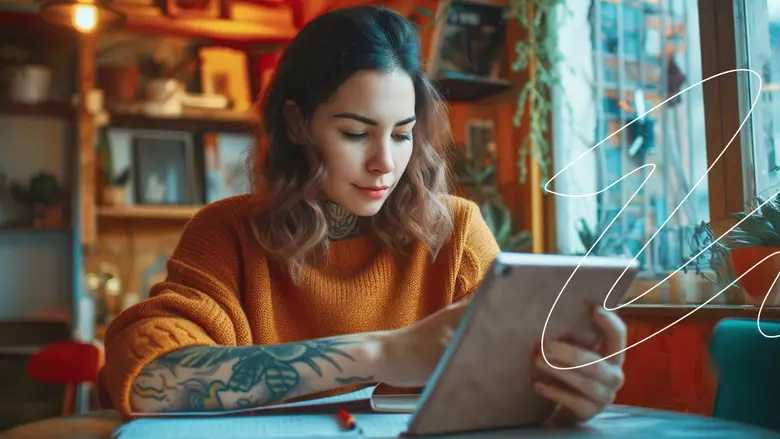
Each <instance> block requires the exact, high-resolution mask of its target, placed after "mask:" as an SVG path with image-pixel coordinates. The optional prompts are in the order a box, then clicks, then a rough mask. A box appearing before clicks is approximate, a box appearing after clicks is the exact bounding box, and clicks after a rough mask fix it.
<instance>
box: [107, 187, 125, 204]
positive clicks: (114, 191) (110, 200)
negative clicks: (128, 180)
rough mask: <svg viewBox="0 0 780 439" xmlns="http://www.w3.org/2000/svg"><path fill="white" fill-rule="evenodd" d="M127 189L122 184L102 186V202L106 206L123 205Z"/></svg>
mask: <svg viewBox="0 0 780 439" xmlns="http://www.w3.org/2000/svg"><path fill="white" fill-rule="evenodd" d="M126 193H127V190H126V189H125V187H124V186H104V187H103V197H102V200H103V204H104V205H106V206H114V207H119V206H124V205H125V194H126Z"/></svg>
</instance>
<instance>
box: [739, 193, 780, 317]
mask: <svg viewBox="0 0 780 439" xmlns="http://www.w3.org/2000/svg"><path fill="white" fill-rule="evenodd" d="M755 200H756V204H755V207H754V208H757V207H758V206H760V205H761V204H763V207H761V208H759V209H758V210H757V211H756V213H754V214H752V215H750V211H748V212H738V213H735V214H734V215H733V217H734V219H735V220H737V221H741V220H744V221H742V223H741V224H740V225H739V226H737V227H735V228H734V229H733V230H732V231H731V232H729V233H728V238H729V243H728V246H729V249H730V254H731V265H732V266H733V267H734V274H735V275H736V277H740V276H742V278H741V279H739V285H740V286H741V287H742V289H743V290H745V293H746V294H747V295H748V296H750V297H751V298H752V299H753V300H754V301H756V302H757V303H761V302H762V301H763V299H764V296H766V295H767V293H769V297H767V299H766V300H767V303H773V302H774V299H775V297H776V296H777V292H778V288H780V285H777V286H775V287H774V288H772V284H773V283H774V281H775V277H777V275H778V274H780V255H773V254H774V253H780V200H777V199H774V200H771V201H769V202H767V203H766V204H764V202H765V200H763V199H762V198H760V197H756V199H755ZM752 210H753V209H751V211H752ZM764 259H766V260H764ZM757 264H758V265H757ZM756 265H757V266H756ZM753 266H756V267H755V268H753ZM748 271H749V272H748ZM743 275H744V276H743ZM770 289H772V291H770Z"/></svg>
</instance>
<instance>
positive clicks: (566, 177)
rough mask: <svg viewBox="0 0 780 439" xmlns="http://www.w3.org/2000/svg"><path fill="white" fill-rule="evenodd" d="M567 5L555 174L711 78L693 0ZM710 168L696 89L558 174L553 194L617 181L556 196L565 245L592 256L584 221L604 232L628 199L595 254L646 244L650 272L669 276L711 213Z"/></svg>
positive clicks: (634, 250)
mask: <svg viewBox="0 0 780 439" xmlns="http://www.w3.org/2000/svg"><path fill="white" fill-rule="evenodd" d="M566 9H567V11H565V12H563V13H562V14H561V18H560V20H561V25H560V26H559V27H558V29H559V34H558V41H559V47H560V50H561V52H562V54H563V56H564V65H563V67H562V69H561V72H562V82H561V88H560V90H559V93H556V96H555V105H556V108H555V111H554V114H555V118H556V120H555V124H554V126H555V132H554V135H553V142H554V153H555V156H554V161H555V163H556V171H557V170H560V169H562V168H563V167H564V166H565V165H567V164H569V163H571V162H572V161H574V160H575V159H576V158H577V157H578V156H580V155H581V154H583V153H585V152H586V151H587V150H588V149H589V148H591V147H593V146H594V145H596V144H597V143H599V142H600V141H601V140H603V139H605V138H606V137H608V136H609V135H611V134H613V133H615V132H617V131H618V130H620V128H621V127H623V126H625V125H627V124H628V123H629V122H631V121H632V120H634V119H635V118H636V117H638V116H639V115H641V113H642V112H643V111H648V110H650V109H652V108H653V107H655V106H656V105H658V104H660V103H662V102H664V101H666V100H667V99H669V98H670V97H672V96H674V95H675V94H677V93H678V92H679V91H681V90H683V89H685V88H687V87H688V86H690V85H693V84H696V83H697V82H699V81H701V80H702V79H703V78H702V68H701V45H700V41H699V21H698V20H699V18H698V8H697V2H696V1H686V0H655V1H650V0H644V1H638V0H590V1H582V0H569V1H568V2H567V4H566ZM647 165H654V166H655V168H654V169H652V167H651V166H647ZM643 166H644V168H642V167H643ZM639 168H642V169H641V170H640V171H637V172H634V173H633V174H631V175H630V176H628V177H627V178H625V179H623V180H621V181H620V182H618V180H620V179H621V178H622V177H623V176H625V175H627V174H629V173H631V172H632V171H634V170H635V169H639ZM706 170H707V156H706V143H705V126H704V105H703V93H702V88H701V87H695V88H693V89H691V90H689V91H688V92H686V93H684V94H683V95H680V96H679V97H677V98H675V99H673V100H671V101H669V102H667V103H666V104H665V105H664V106H662V107H660V108H658V109H656V110H654V111H653V112H651V113H649V114H648V115H647V116H646V117H645V118H644V119H642V120H640V121H637V122H635V123H634V124H632V125H631V126H629V127H627V128H626V129H624V130H622V131H621V132H620V133H619V134H617V135H614V136H613V137H611V138H610V139H609V140H607V141H606V142H604V143H603V144H601V145H600V146H598V147H597V148H596V149H595V150H593V151H592V152H590V153H589V154H588V155H586V156H585V157H583V159H581V160H580V161H578V162H577V164H575V165H573V166H572V167H570V168H569V169H568V170H567V171H566V172H565V173H563V174H561V175H560V176H559V177H558V179H556V181H555V185H556V186H555V188H556V192H559V193H567V194H572V195H574V194H585V193H596V192H599V191H601V190H602V189H606V188H607V187H609V186H610V185H612V184H613V183H614V185H613V186H612V187H610V188H609V189H607V190H604V191H603V192H601V193H599V194H597V195H594V196H593V197H586V198H569V197H564V196H559V197H557V198H556V200H555V203H556V210H557V211H558V215H557V227H556V228H557V230H556V231H557V237H558V245H559V249H558V250H559V252H561V253H568V254H579V253H584V252H585V251H586V250H587V249H586V248H584V247H583V244H582V242H581V241H580V238H579V235H578V232H577V230H578V223H579V221H580V219H584V221H585V223H586V224H587V226H588V227H589V228H590V229H592V230H593V231H594V232H596V233H600V232H601V231H603V230H604V228H605V227H606V226H607V225H608V224H609V222H610V221H612V220H613V219H614V218H615V217H616V216H617V215H618V212H620V210H621V208H623V206H625V210H624V211H623V212H622V214H621V215H620V216H619V217H617V219H616V221H615V222H614V224H613V225H612V227H611V228H610V229H609V231H608V232H607V235H605V237H604V238H603V239H602V245H601V246H600V247H598V248H596V249H595V253H596V254H601V255H612V256H614V255H622V256H627V257H633V256H635V255H637V254H639V253H640V252H641V255H640V256H639V257H638V261H639V263H640V267H641V270H642V277H643V278H651V279H662V278H663V277H666V276H667V275H668V274H670V273H672V272H674V271H675V270H677V269H678V268H679V267H680V266H681V265H682V263H683V257H685V256H687V255H688V254H689V248H688V240H689V238H690V234H691V233H692V230H693V227H694V226H695V225H698V224H700V223H701V222H702V221H705V222H708V221H709V200H708V186H707V178H706V175H705V173H706ZM645 179H647V182H646V183H644V186H642V184H643V181H644V180H645ZM616 182H617V183H616ZM697 183H698V185H697ZM640 187H641V190H639V192H638V193H637V194H636V196H635V197H634V198H633V199H631V197H632V195H633V194H634V192H635V191H637V190H638V189H639V188H640ZM688 194H690V195H688ZM686 196H687V199H686ZM684 199H685V202H684V203H683V200H684ZM681 203H682V204H681ZM678 205H679V206H680V207H679V209H677V211H676V212H675V213H674V214H672V212H674V211H675V209H676V208H677V207H678ZM667 218H668V222H666V221H667ZM664 222H666V224H665V225H664V226H663V227H662V225H663V224H664ZM656 231H658V234H657V236H655V238H653V239H652V240H651V237H652V236H653V234H654V233H655V232H656ZM648 243H649V244H648ZM646 245H647V246H646ZM645 246H646V248H644V250H642V249H643V247H645ZM591 254H594V253H591ZM686 260H687V259H686ZM689 276H695V275H693V274H690V275H689Z"/></svg>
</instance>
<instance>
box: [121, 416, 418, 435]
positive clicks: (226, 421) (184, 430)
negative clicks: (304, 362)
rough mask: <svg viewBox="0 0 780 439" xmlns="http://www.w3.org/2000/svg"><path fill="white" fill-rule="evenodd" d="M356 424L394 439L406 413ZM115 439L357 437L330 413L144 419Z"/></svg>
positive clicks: (366, 431) (364, 419)
mask: <svg viewBox="0 0 780 439" xmlns="http://www.w3.org/2000/svg"><path fill="white" fill-rule="evenodd" d="M354 417H355V421H356V422H357V425H358V426H359V427H360V428H361V429H362V430H363V433H364V434H365V436H364V437H366V438H377V439H378V438H397V437H398V436H399V435H400V434H401V433H402V432H404V431H405V430H406V426H407V425H408V423H409V420H410V419H411V415H408V414H375V413H363V414H361V413H357V414H355V415H354ZM112 437H113V438H115V439H148V438H166V439H179V438H182V439H184V438H186V439H249V438H258V439H259V438H262V439H281V438H303V437H305V438H333V437H343V438H358V437H361V436H360V435H359V434H358V432H357V431H356V430H352V431H345V430H343V425H342V424H341V421H340V420H339V418H338V417H336V416H335V415H331V414H311V415H257V416H238V417H211V418H189V419H186V418H167V419H159V418H144V419H136V420H134V421H131V422H128V423H127V424H125V425H123V426H122V427H120V428H119V429H117V430H116V431H115V432H114V434H113V436H112Z"/></svg>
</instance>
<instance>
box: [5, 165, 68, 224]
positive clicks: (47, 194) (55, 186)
mask: <svg viewBox="0 0 780 439" xmlns="http://www.w3.org/2000/svg"><path fill="white" fill-rule="evenodd" d="M11 195H12V196H13V198H14V200H15V201H16V202H17V203H20V204H23V205H26V206H28V207H30V209H31V211H32V218H33V227H36V228H55V227H62V223H63V219H64V212H63V203H62V201H63V199H64V191H63V190H62V187H61V186H60V185H59V183H58V182H57V177H55V176H54V174H51V173H49V172H40V173H38V174H36V175H33V176H32V177H31V178H30V180H29V183H28V184H27V185H26V186H25V185H22V184H20V183H16V182H14V183H11Z"/></svg>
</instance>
